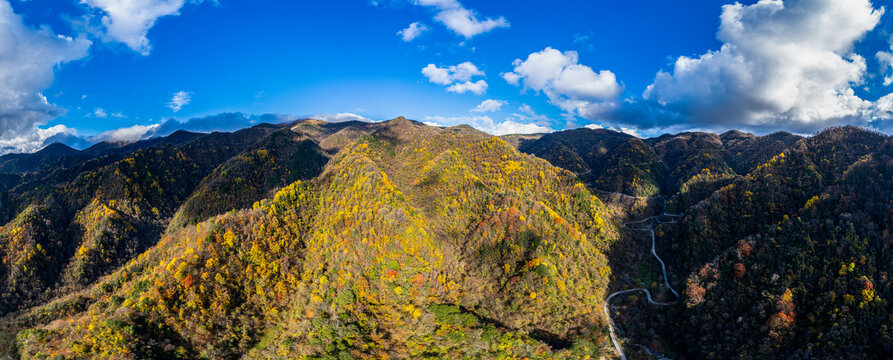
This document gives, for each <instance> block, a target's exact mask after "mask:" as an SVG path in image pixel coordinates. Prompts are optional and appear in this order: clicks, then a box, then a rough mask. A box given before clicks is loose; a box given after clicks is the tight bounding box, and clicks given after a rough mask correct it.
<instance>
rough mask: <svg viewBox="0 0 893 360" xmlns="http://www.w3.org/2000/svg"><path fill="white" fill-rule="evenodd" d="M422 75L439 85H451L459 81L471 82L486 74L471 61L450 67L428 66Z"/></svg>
mask: <svg viewBox="0 0 893 360" xmlns="http://www.w3.org/2000/svg"><path fill="white" fill-rule="evenodd" d="M422 74H423V75H425V77H427V78H428V81H430V82H432V83H435V84H438V85H449V84H452V83H453V82H457V81H470V80H471V78H472V77H474V76H484V72H483V71H481V70H480V69H478V67H477V66H476V65H475V64H472V63H471V62H469V61H466V62H464V63H461V64H459V65H453V66H448V67H438V66H436V65H434V64H428V66H425V67H424V68H423V69H422Z"/></svg>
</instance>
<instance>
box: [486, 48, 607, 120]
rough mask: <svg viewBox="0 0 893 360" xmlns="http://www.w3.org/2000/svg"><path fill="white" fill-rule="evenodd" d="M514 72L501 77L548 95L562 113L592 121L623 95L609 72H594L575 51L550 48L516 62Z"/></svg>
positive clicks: (513, 83) (510, 82)
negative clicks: (580, 60) (581, 60)
mask: <svg viewBox="0 0 893 360" xmlns="http://www.w3.org/2000/svg"><path fill="white" fill-rule="evenodd" d="M513 65H514V70H513V71H512V72H508V73H505V74H502V77H503V78H504V79H505V80H506V82H508V83H509V84H512V85H516V86H519V85H523V86H524V88H525V89H530V90H533V91H536V92H542V93H543V94H545V95H546V96H547V97H548V98H549V101H550V102H551V103H552V104H554V105H556V106H558V107H559V108H561V109H562V110H564V111H566V112H569V113H573V114H577V115H579V116H582V117H586V118H590V117H595V116H598V115H599V114H602V113H604V112H605V111H606V110H608V109H611V108H612V107H613V106H614V101H615V100H616V98H617V97H618V96H619V95H620V93H621V92H623V85H621V84H620V83H618V82H617V77H616V76H615V75H614V73H612V72H611V71H608V70H601V71H599V72H595V71H594V70H592V68H591V67H589V66H586V65H582V64H579V56H578V54H577V52H576V51H566V52H563V53H562V52H561V51H558V50H555V49H553V48H551V47H547V48H546V49H544V50H543V51H540V52H535V53H532V54H530V55H529V56H527V59H526V60H521V59H516V60H515V61H514V62H513Z"/></svg>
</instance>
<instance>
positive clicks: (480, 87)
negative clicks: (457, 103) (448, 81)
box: [446, 80, 488, 95]
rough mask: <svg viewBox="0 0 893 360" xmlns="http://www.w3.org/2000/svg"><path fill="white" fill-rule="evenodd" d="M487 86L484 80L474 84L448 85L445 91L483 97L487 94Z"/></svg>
mask: <svg viewBox="0 0 893 360" xmlns="http://www.w3.org/2000/svg"><path fill="white" fill-rule="evenodd" d="M487 86H488V85H487V82H486V81H484V80H478V81H475V82H471V81H466V82H460V83H455V84H453V85H450V86H449V87H447V89H446V90H447V91H449V92H454V93H457V94H464V93H467V92H470V93H472V94H475V95H483V94H484V93H486V92H487Z"/></svg>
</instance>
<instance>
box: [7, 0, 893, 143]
mask: <svg viewBox="0 0 893 360" xmlns="http://www.w3.org/2000/svg"><path fill="white" fill-rule="evenodd" d="M890 5H891V2H888V1H886V0H885V1H881V0H759V1H754V0H751V1H744V2H734V1H724V0H714V1H704V0H680V1H666V0H659V1H657V0H639V1H634V2H633V1H607V0H597V1H596V0H580V1H571V0H567V1H543V0H514V1H492V0H491V1H482V0H478V1H473V0H375V1H370V0H333V1H302V0H292V1H271V0H254V1H244V0H216V1H215V0H0V154H3V153H10V152H33V151H36V150H38V149H40V148H41V147H43V146H46V145H48V144H49V143H52V142H63V143H65V144H68V145H71V146H74V147H77V148H83V147H86V146H89V145H90V144H92V143H95V142H98V141H107V140H108V141H131V140H137V139H141V138H149V137H153V136H160V135H166V134H168V133H170V132H172V131H175V130H177V129H186V130H192V131H216V130H223V131H227V130H234V129H238V128H241V127H245V126H250V125H252V124H256V123H258V122H281V121H288V120H295V119H301V118H307V117H314V118H320V119H324V120H329V121H343V120H354V119H358V120H368V121H378V120H387V119H391V118H395V117H397V116H405V117H407V118H410V119H414V120H418V121H422V122H425V123H428V124H432V125H440V126H452V125H458V124H469V125H472V126H474V127H476V128H478V129H480V130H483V131H486V132H489V133H491V134H494V135H502V134H508V133H537V132H550V131H559V130H564V129H573V128H579V127H590V128H609V129H614V130H618V131H623V132H627V133H630V134H633V135H636V136H642V137H647V136H656V135H660V134H663V133H667V132H670V133H676V132H682V131H714V132H721V131H725V130H729V129H740V130H745V131H750V132H754V133H757V134H765V133H770V132H774V131H780V130H781V131H789V132H794V133H798V134H810V133H814V132H816V131H819V130H821V129H824V128H827V127H829V126H838V125H844V124H855V125H859V126H864V127H867V128H871V129H874V130H877V131H882V132H887V133H890V132H893V18H891V17H893V14H891V12H893V11H891V9H889V8H890Z"/></svg>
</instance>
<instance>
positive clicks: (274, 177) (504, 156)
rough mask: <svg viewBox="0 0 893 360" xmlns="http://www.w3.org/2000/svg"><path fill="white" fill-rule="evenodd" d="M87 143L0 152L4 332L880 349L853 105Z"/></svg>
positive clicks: (51, 349) (708, 353) (785, 354)
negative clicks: (32, 161)
mask: <svg viewBox="0 0 893 360" xmlns="http://www.w3.org/2000/svg"><path fill="white" fill-rule="evenodd" d="M503 139H505V140H503ZM60 149H61V148H60ZM92 149H93V150H89V149H88V150H85V151H81V152H78V151H76V150H74V152H73V153H71V152H65V153H70V154H68V155H61V156H59V157H57V158H56V159H55V160H54V162H52V165H45V166H41V167H38V168H35V169H32V170H30V171H25V172H12V173H5V174H3V175H2V177H0V180H2V183H0V184H2V186H3V187H0V206H2V211H3V212H2V215H3V217H4V219H3V221H4V222H5V225H4V226H3V227H2V228H0V240H2V241H0V257H2V259H3V262H2V264H0V285H2V287H0V289H2V290H3V291H2V293H0V305H2V307H0V312H2V317H0V350H2V353H3V354H4V355H7V356H11V357H13V358H59V359H80V358H99V359H122V358H124V359H128V358H132V359H137V358H139V359H144V358H159V359H162V358H163V359H169V358H189V359H192V358H208V359H219V358H223V359H235V358H264V359H271V358H295V357H298V358H384V357H387V358H444V357H450V358H453V357H457V356H458V357H462V358H534V359H554V358H559V359H560V358H566V359H577V358H599V357H601V356H605V357H608V358H613V357H615V356H616V352H615V349H614V347H613V345H612V343H611V339H610V337H609V326H608V324H609V323H610V322H611V321H612V320H613V323H614V324H616V326H615V329H617V331H618V332H619V333H620V334H621V346H622V347H623V348H624V349H625V352H626V353H627V355H629V356H630V357H631V358H638V357H644V358H649V357H651V355H648V354H649V352H650V353H652V354H654V353H663V354H667V355H669V356H671V357H672V358H680V359H695V358H716V359H722V358H746V359H766V358H779V359H781V358H785V359H788V358H794V359H799V358H802V359H808V358H828V359H832V358H834V359H837V358H848V357H852V358H884V354H887V353H889V352H891V351H893V348H890V344H891V343H893V340H891V336H893V334H890V333H889V328H890V327H891V326H893V318H891V317H890V314H891V313H893V312H891V309H890V305H889V302H888V300H887V299H888V298H889V297H890V296H891V295H893V294H891V292H893V287H891V283H890V280H889V279H888V277H889V274H890V273H891V271H893V268H891V264H893V253H891V246H893V238H891V235H890V228H891V226H893V193H891V192H890V189H893V140H891V138H890V137H887V136H884V135H880V134H877V133H873V132H869V131H866V130H863V129H859V128H854V127H844V128H834V129H829V130H826V131H824V132H821V133H818V134H816V135H814V136H811V137H807V138H801V137H799V136H795V135H791V134H786V133H776V134H771V135H767V136H755V135H751V134H746V133H742V132H727V133H724V134H722V135H715V134H708V133H682V134H676V135H664V136H661V137H658V138H653V139H645V140H642V139H638V138H635V137H632V136H629V135H626V134H621V133H617V132H612V131H609V130H590V129H579V130H571V131H563V132H558V133H552V134H546V135H536V136H506V137H503V138H496V137H492V136H489V135H487V134H484V133H482V132H479V131H477V130H474V129H473V128H471V127H468V126H457V127H451V128H440V127H432V126H427V125H424V124H422V123H419V122H415V121H412V120H408V119H405V118H397V119H394V120H391V121H386V122H379V123H364V122H344V123H327V122H324V121H318V120H302V121H298V122H294V123H290V124H282V125H269V124H264V125H259V126H255V127H252V128H248V129H244V130H241V131H237V132H233V133H212V134H195V133H186V132H178V133H175V134H172V135H171V136H170V137H165V138H156V139H151V140H146V141H144V142H137V143H131V144H105V145H102V144H100V145H97V146H95V147H94V148H92ZM519 150H520V151H519ZM534 155H536V156H534ZM537 156H539V157H537ZM13 158H14V157H13ZM7 159H9V158H7ZM562 168H564V169H562ZM595 194H598V196H596V195H595ZM664 198H665V199H668V200H669V201H667V202H666V205H664V201H663V200H662V199H664ZM664 208H665V209H664ZM665 211H666V212H665ZM674 212H678V213H680V215H678V216H677V215H674V214H673V213H674ZM649 214H655V215H660V216H658V217H657V218H656V220H646V222H638V223H635V224H630V223H627V224H624V223H623V221H629V220H627V219H629V218H630V217H632V218H634V219H636V220H638V219H642V218H645V215H649ZM649 224H651V225H649ZM652 226H653V227H654V250H653V251H655V253H656V254H660V257H658V258H657V259H658V260H660V259H661V258H662V260H661V261H662V262H666V265H667V271H668V276H667V277H668V279H664V276H663V275H662V273H661V268H660V267H659V264H658V263H657V260H655V256H652V255H651V253H649V251H651V250H650V247H651V246H652V244H651V241H652V239H651V238H650V232H648V231H647V230H648V229H649V228H651V227H652ZM643 230H644V231H643ZM665 280H666V281H667V282H668V283H669V284H670V285H671V286H672V287H673V288H675V289H677V290H679V292H680V293H681V295H680V299H679V302H678V303H676V302H671V300H672V299H673V298H672V296H673V294H671V291H670V290H673V289H671V288H668V287H666V286H665V285H664V284H666V283H667V282H665ZM637 288H643V289H650V293H649V295H648V296H649V297H650V296H651V295H652V294H653V296H654V297H655V299H656V301H660V302H666V303H664V304H665V305H664V306H657V305H654V304H649V303H648V302H646V301H645V300H644V298H645V297H643V296H639V295H640V294H632V293H629V294H628V293H627V292H631V291H634V289H637ZM614 291H621V292H622V291H627V292H625V293H623V294H625V295H624V296H621V297H618V298H615V299H614V300H613V302H612V303H611V304H609V307H608V309H610V310H611V311H608V312H603V311H602V309H603V308H605V305H606V303H605V299H606V298H607V297H608V295H609V294H611V293H613V292H614ZM635 291H638V290H635ZM606 313H608V314H610V315H609V316H611V319H608V318H607V316H606V315H605V314H606Z"/></svg>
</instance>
